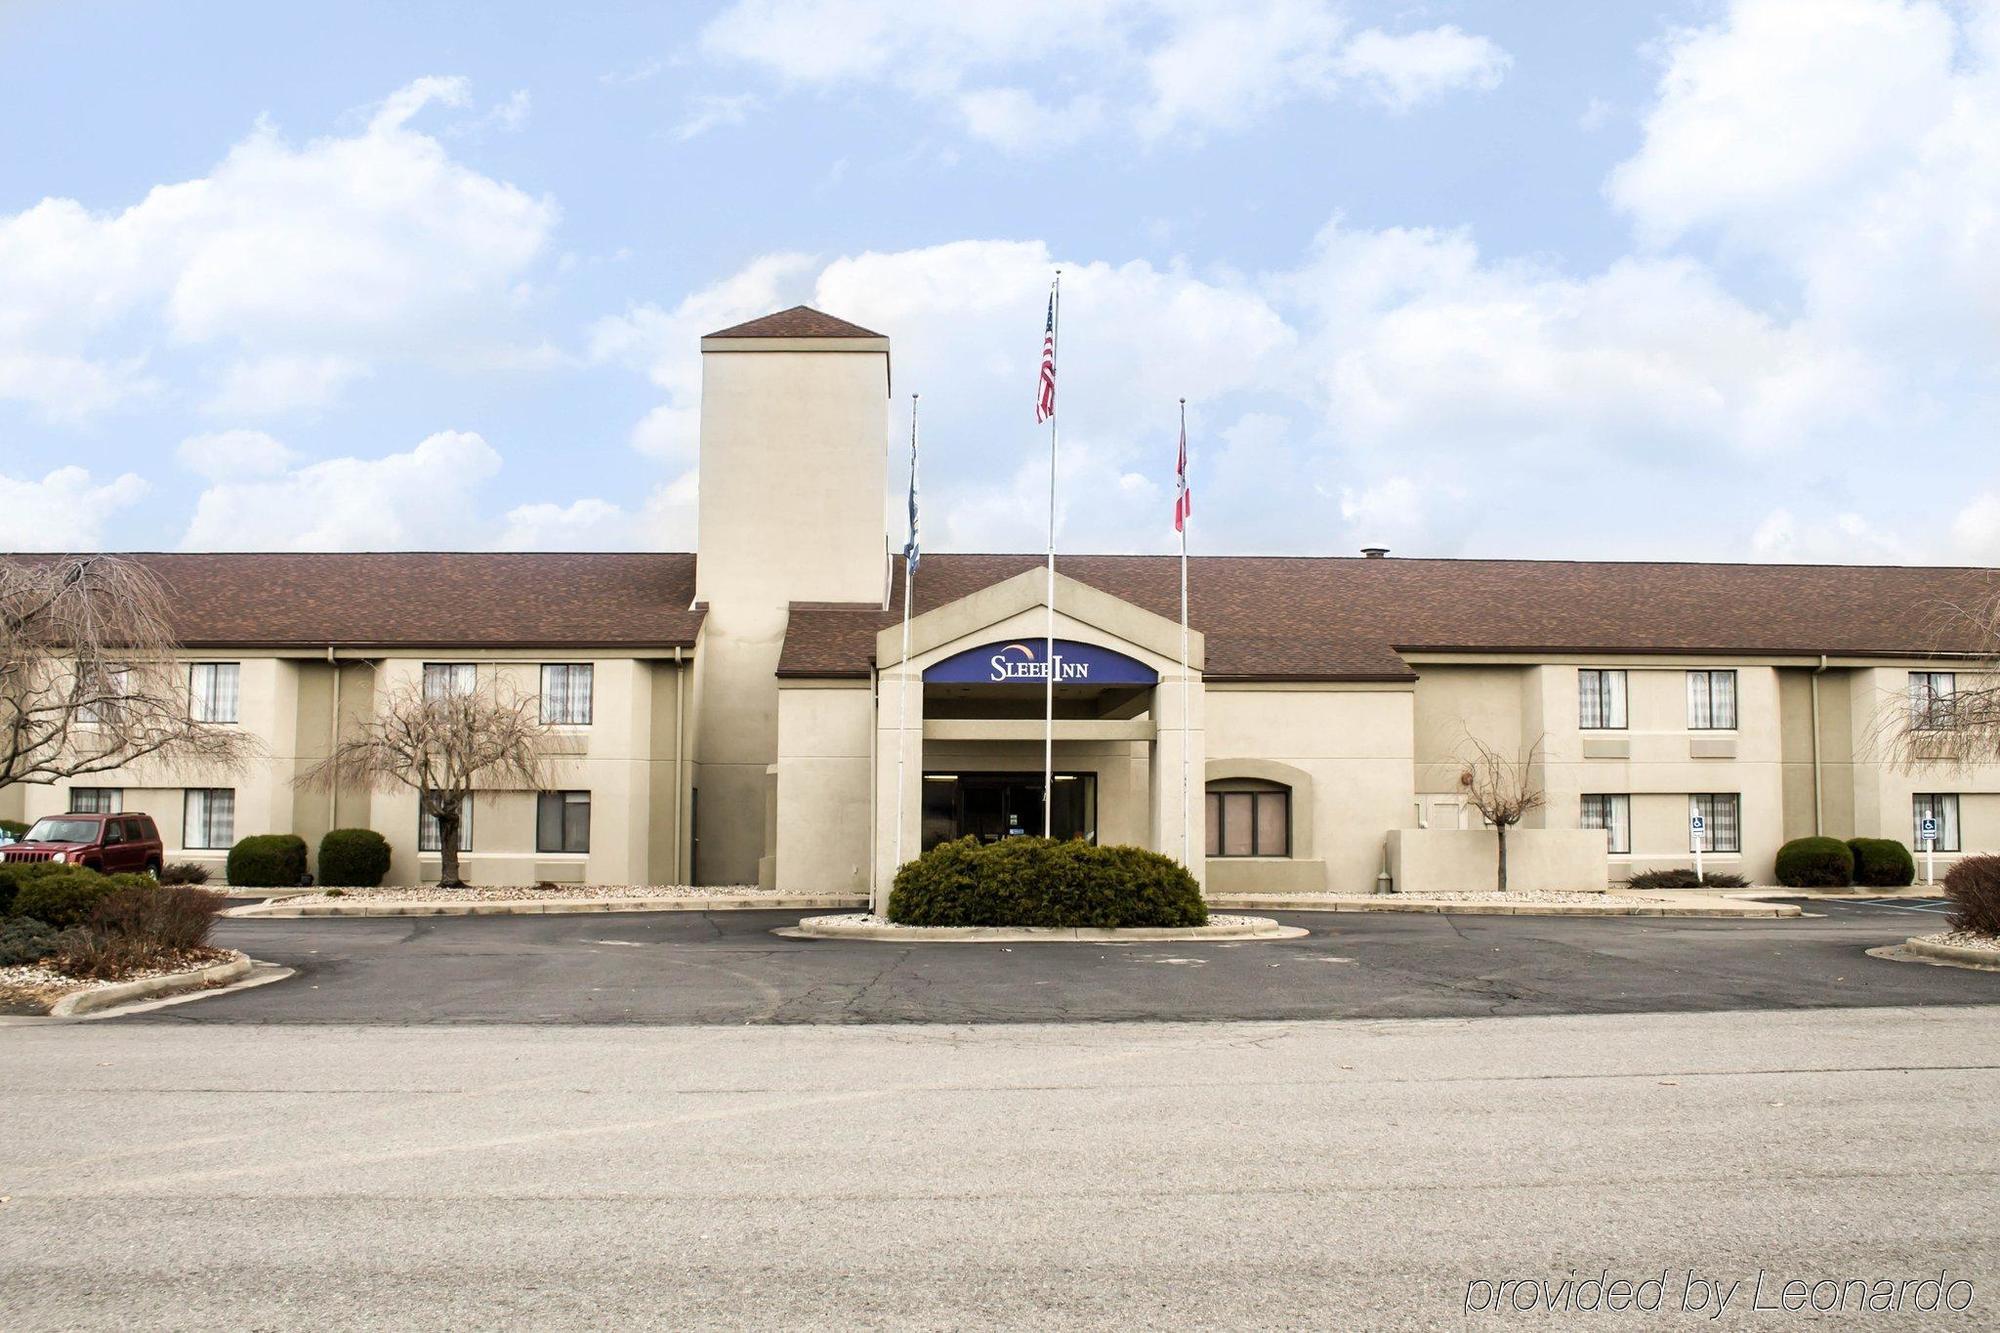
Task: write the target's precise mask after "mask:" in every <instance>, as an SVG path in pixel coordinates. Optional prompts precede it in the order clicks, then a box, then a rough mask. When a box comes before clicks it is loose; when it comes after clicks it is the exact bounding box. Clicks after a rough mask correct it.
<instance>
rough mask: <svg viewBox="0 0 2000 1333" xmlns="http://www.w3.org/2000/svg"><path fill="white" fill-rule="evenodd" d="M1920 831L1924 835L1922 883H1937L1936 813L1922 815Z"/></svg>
mask: <svg viewBox="0 0 2000 1333" xmlns="http://www.w3.org/2000/svg"><path fill="white" fill-rule="evenodd" d="M1922 832H1923V835H1924V883H1926V884H1935V883H1937V835H1938V825H1937V816H1936V815H1927V816H1925V817H1924V822H1923V828H1922Z"/></svg>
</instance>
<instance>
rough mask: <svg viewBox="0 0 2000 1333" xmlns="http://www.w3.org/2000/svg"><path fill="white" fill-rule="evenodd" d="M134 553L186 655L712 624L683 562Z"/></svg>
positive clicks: (611, 638)
mask: <svg viewBox="0 0 2000 1333" xmlns="http://www.w3.org/2000/svg"><path fill="white" fill-rule="evenodd" d="M8 558H11V559H20V560H33V559H46V558H47V557H36V556H14V557H8ZM128 558H129V559H132V560H135V561H137V562H138V563H140V564H142V565H144V566H146V567H147V568H148V569H150V570H152V571H153V573H154V574H155V575H156V576H157V577H158V578H159V580H160V581H161V583H162V584H164V585H165V586H166V590H167V597H168V600H169V602H170V603H171V604H172V607H173V617H174V636H175V638H176V639H178V640H179V641H180V642H181V643H182V644H184V645H186V646H187V647H190V648H222V647H245V648H248V647H269V648H298V647H313V646H321V647H323V646H325V645H326V644H329V643H333V644H352V645H357V646H360V645H366V646H371V647H375V646H380V647H392V646H398V645H401V646H409V647H417V646H423V647H446V646H465V647H488V646H490V647H496V648H500V647H519V648H526V647H584V646H593V645H602V646H606V647H631V648H640V647H647V648H668V647H674V646H680V647H691V646H693V644H694V641H695V633H696V631H698V630H699V629H700V628H701V620H702V612H701V611H700V610H695V609H690V603H691V602H692V601H693V600H694V557H693V556H692V555H686V554H648V553H623V554H580V553H534V554H516V553H509V552H485V553H477V554H473V553H449V554H445V553H438V552H428V551H420V552H397V553H380V554H372V553H371V554H323V555H321V554H315V555H291V554H263V553H253V554H237V553H229V554H223V553H212V554H211V553H203V554H187V555H173V554H141V555H133V556H130V557H128Z"/></svg>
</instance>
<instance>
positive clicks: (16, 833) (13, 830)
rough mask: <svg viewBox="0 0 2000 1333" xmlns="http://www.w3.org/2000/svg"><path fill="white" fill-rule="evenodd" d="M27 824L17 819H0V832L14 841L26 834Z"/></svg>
mask: <svg viewBox="0 0 2000 1333" xmlns="http://www.w3.org/2000/svg"><path fill="white" fill-rule="evenodd" d="M28 829H29V825H27V824H23V823H22V822H21V821H20V820H18V819H0V833H5V834H6V835H7V836H8V837H10V838H12V839H13V840H14V841H15V842H19V841H20V840H21V839H23V838H25V837H27V836H28Z"/></svg>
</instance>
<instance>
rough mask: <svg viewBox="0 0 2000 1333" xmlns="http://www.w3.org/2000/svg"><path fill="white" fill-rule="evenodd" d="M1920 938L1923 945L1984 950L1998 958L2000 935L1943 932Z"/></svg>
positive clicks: (1964, 931)
mask: <svg viewBox="0 0 2000 1333" xmlns="http://www.w3.org/2000/svg"><path fill="white" fill-rule="evenodd" d="M1921 938H1922V939H1923V942H1924V943H1925V944H1945V945H1949V946H1950V947H1952V948H1954V949H1984V950H1985V951H1986V952H1988V953H1990V954H1994V955H1995V956H2000V935H1981V934H1980V933H1979V932H1978V931H1974V930H1944V931H1939V932H1938V933H1937V934H1935V935H1925V936H1922V937H1921Z"/></svg>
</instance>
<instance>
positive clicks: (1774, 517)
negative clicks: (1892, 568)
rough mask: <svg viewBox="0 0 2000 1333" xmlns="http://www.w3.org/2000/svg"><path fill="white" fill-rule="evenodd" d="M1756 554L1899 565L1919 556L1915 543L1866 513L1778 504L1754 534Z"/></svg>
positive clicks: (1759, 556)
mask: <svg viewBox="0 0 2000 1333" xmlns="http://www.w3.org/2000/svg"><path fill="white" fill-rule="evenodd" d="M1750 550H1751V554H1752V556H1753V557H1754V558H1755V559H1758V560H1775V561H1781V562H1786V563H1801V562H1812V563H1815V564H1839V565H1896V564H1905V563H1908V562H1909V561H1910V560H1911V559H1913V558H1914V556H1913V553H1912V550H1911V547H1910V544H1909V543H1908V542H1906V541H1904V540H1903V539H1902V538H1900V537H1898V536H1896V535H1895V534H1894V533H1891V532H1885V531H1883V530H1881V529H1880V528H1879V527H1877V526H1876V525H1875V524H1873V523H1871V522H1869V521H1868V520H1867V519H1865V518H1863V517H1862V516H1861V515H1860V514H1856V513H1851V512H1838V513H1826V512H1818V511H1812V512H1808V513H1806V514H1805V515H1804V516H1803V517H1801V516H1799V515H1795V514H1794V513H1793V512H1792V511H1791V510H1790V509H1774V510H1772V511H1771V512H1770V513H1769V514H1767V515H1765V516H1764V520H1763V522H1761V523H1759V524H1758V525H1757V530H1756V532H1754V533H1753V534H1752V535H1751V538H1750Z"/></svg>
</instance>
